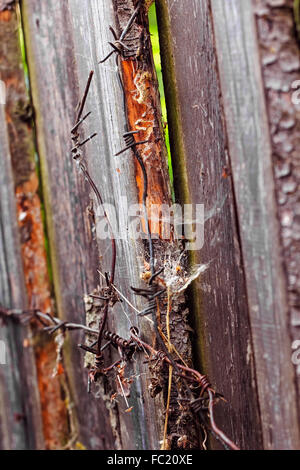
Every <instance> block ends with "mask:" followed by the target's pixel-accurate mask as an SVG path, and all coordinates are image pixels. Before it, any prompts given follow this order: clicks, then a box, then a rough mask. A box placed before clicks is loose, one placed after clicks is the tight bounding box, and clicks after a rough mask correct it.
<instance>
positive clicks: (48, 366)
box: [0, 3, 68, 449]
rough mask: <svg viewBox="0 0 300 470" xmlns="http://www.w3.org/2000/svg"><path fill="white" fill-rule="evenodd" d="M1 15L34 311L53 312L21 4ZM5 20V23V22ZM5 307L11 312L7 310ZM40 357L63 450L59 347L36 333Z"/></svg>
mask: <svg viewBox="0 0 300 470" xmlns="http://www.w3.org/2000/svg"><path fill="white" fill-rule="evenodd" d="M7 8H9V9H6V10H5V9H2V11H1V14H0V20H2V18H3V21H1V29H0V39H1V40H0V57H1V78H2V80H3V81H4V83H5V85H6V106H5V111H6V122H7V130H8V137H9V147H10V155H11V159H12V171H13V177H14V182H15V195H16V203H17V220H18V226H19V231H20V243H21V255H22V261H23V271H24V280H25V286H26V294H27V299H28V307H29V308H37V309H40V310H41V311H43V312H46V311H48V312H49V313H50V312H51V308H52V299H51V285H50V280H49V274H48V267H47V256H46V241H45V236H44V229H43V221H42V209H41V200H40V195H39V179H38V175H37V171H36V167H35V147H34V132H33V122H32V108H31V104H30V98H29V93H28V90H27V87H26V84H25V71H24V67H23V59H22V51H21V43H20V28H21V24H20V15H18V13H17V11H18V4H17V3H15V4H14V5H10V6H9V7H7ZM4 17H5V19H4ZM4 307H5V306H4ZM34 332H35V338H34V341H33V344H34V346H33V347H34V356H35V361H36V368H37V378H38V383H37V384H36V387H37V388H38V390H39V394H40V403H41V411H42V420H43V431H44V437H45V446H46V448H48V449H55V448H61V447H62V446H63V445H65V443H66V441H67V440H68V436H67V434H68V422H67V413H66V409H65V403H64V399H63V398H62V387H61V384H60V381H61V377H59V376H58V375H57V376H56V377H53V370H54V368H55V366H56V344H55V342H54V341H53V340H52V338H50V337H49V336H47V335H46V334H44V335H39V334H38V329H37V328H34Z"/></svg>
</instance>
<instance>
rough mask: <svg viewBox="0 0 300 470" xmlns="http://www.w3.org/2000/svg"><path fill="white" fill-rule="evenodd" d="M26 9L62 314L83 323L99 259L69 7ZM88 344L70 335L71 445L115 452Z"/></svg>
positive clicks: (31, 2)
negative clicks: (87, 363)
mask: <svg viewBox="0 0 300 470" xmlns="http://www.w3.org/2000/svg"><path fill="white" fill-rule="evenodd" d="M22 7H23V8H22V13H23V21H24V30H25V42H26V48H27V56H28V63H29V74H30V83H31V90H32V97H33V105H34V109H35V121H36V131H37V145H38V153H39V158H40V164H41V174H42V179H43V195H44V199H45V209H46V218H47V227H48V234H49V241H50V255H51V262H52V268H53V277H54V289H55V296H56V301H57V310H58V313H59V315H60V316H61V318H64V319H68V320H72V321H74V322H77V323H84V320H85V314H84V304H83V295H84V294H85V293H87V292H89V291H90V290H92V289H93V288H94V287H95V286H96V285H97V283H98V276H97V268H98V259H99V258H98V252H97V247H96V244H95V243H94V241H93V239H92V238H93V237H92V235H91V220H90V219H89V215H88V212H87V206H88V204H89V194H88V189H87V185H86V183H85V182H84V181H83V179H82V178H81V176H80V175H78V174H77V171H76V166H75V165H74V162H73V161H72V157H71V152H70V149H71V147H72V142H71V138H70V129H71V128H72V125H73V120H74V115H75V112H74V110H75V108H76V105H77V102H78V87H77V78H76V61H75V56H74V46H73V37H72V26H71V22H70V16H69V10H68V2H67V1H63V2H59V4H58V3H57V2H55V1H50V2H39V1H35V0H28V1H24V2H23V4H22ZM82 339H83V336H82V335H81V336H80V334H72V335H70V336H69V341H70V342H69V343H68V348H67V351H68V356H67V358H66V370H67V374H68V376H69V377H68V378H69V380H70V384H71V389H72V390H71V391H72V395H71V396H70V397H67V401H68V412H69V419H70V424H71V433H72V439H73V441H74V440H75V442H76V440H77V441H79V442H80V443H81V444H82V445H84V446H85V447H86V448H90V449H103V448H113V447H114V439H113V436H112V432H111V426H110V422H109V420H108V413H107V412H106V410H105V406H104V403H103V402H102V400H96V399H95V398H94V397H93V396H88V394H87V392H86V381H87V373H86V371H85V370H84V369H83V368H82V361H83V357H82V354H81V353H80V352H79V350H78V348H77V343H79V342H82ZM104 430H105V431H104Z"/></svg>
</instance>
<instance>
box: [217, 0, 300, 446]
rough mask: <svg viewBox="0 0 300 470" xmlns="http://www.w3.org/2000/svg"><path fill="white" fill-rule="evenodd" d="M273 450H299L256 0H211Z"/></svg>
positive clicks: (267, 440)
mask: <svg viewBox="0 0 300 470" xmlns="http://www.w3.org/2000/svg"><path fill="white" fill-rule="evenodd" d="M211 5H212V14H213V20H214V26H215V34H216V48H217V52H218V61H219V70H220V77H221V86H222V94H223V100H224V110H225V117H226V126H227V131H228V144H229V154H230V159H231V165H232V172H233V180H234V188H235V195H236V204H237V213H238V218H239V229H240V237H241V242H242V250H243V262H244V267H245V275H246V282H247V293H248V302H249V311H250V320H251V328H252V337H253V344H254V353H255V364H256V375H257V385H258V393H259V402H260V411H261V418H262V428H263V438H264V447H265V448H266V449H282V448H284V449H297V448H299V418H298V414H297V411H298V410H297V401H296V392H295V382H294V380H295V375H294V370H293V366H292V363H291V359H290V357H291V353H290V339H289V333H288V328H287V324H288V320H287V310H288V309H287V298H286V285H285V277H284V273H283V267H282V263H281V248H280V243H279V226H278V220H277V217H276V215H277V214H276V205H275V198H274V190H275V188H274V179H273V174H272V162H271V153H272V150H271V146H270V138H269V127H268V118H267V112H266V106H265V97H264V90H263V85H262V77H261V67H260V59H259V54H258V46H257V40H256V29H255V24H254V13H253V9H252V2H251V1H250V0H245V1H243V2H240V1H238V0H229V1H226V2H223V1H220V0H212V2H211Z"/></svg>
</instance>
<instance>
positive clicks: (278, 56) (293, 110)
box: [254, 0, 300, 396]
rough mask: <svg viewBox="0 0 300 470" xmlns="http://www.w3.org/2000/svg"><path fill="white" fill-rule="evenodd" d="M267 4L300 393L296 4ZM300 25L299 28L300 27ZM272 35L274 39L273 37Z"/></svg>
mask: <svg viewBox="0 0 300 470" xmlns="http://www.w3.org/2000/svg"><path fill="white" fill-rule="evenodd" d="M285 3H286V4H285V5H284V8H281V6H280V5H276V4H274V5H270V4H268V3H267V2H265V1H264V0H260V1H258V0H257V1H254V8H255V10H254V11H255V13H256V24H257V33H258V45H259V51H260V62H261V67H262V73H263V85H264V88H265V93H266V106H267V111H268V116H269V133H270V136H271V145H272V164H273V169H274V177H275V189H276V199H277V213H278V218H279V221H280V235H281V243H282V253H283V262H284V267H285V273H284V274H285V277H286V286H287V300H288V310H289V312H288V316H289V319H290V331H291V334H292V339H293V343H292V350H293V354H294V356H296V357H295V358H294V359H293V363H294V365H295V366H297V367H296V371H297V379H298V380H297V381H298V396H299V390H300V368H299V358H298V356H297V351H298V349H299V339H300V334H299V326H300V244H299V240H300V235H299V230H300V225H299V220H300V219H299V214H300V211H299V190H300V171H299V170H300V161H299V156H300V139H299V135H300V106H299V102H298V103H297V99H296V98H297V96H298V94H296V92H295V90H296V87H297V86H298V85H299V82H298V80H299V78H300V50H299V44H298V37H297V34H296V31H295V23H296V21H297V18H298V19H299V14H300V9H299V7H300V4H299V2H294V3H295V13H297V14H296V15H295V18H294V14H293V13H294V11H293V2H285ZM297 15H298V16H297ZM298 26H299V25H298ZM275 32H276V34H274V33H275Z"/></svg>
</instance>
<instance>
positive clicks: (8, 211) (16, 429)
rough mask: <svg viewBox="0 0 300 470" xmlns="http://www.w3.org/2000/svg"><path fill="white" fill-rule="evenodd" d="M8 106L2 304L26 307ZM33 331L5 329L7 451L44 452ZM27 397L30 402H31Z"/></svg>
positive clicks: (0, 200)
mask: <svg viewBox="0 0 300 470" xmlns="http://www.w3.org/2000/svg"><path fill="white" fill-rule="evenodd" d="M4 111H5V110H4V106H3V105H1V106H0V157H1V172H0V173H1V174H0V209H1V210H0V268H1V269H0V273H1V276H0V303H1V305H5V306H7V307H12V308H22V307H23V308H26V290H25V285H24V276H23V268H22V259H21V256H20V245H19V233H18V226H17V218H16V203H15V194H14V184H13V176H12V170H11V157H10V151H9V144H8V133H7V126H6V119H5V113H4ZM28 336H29V337H30V332H29V330H28V329H25V330H24V331H21V330H20V328H19V327H17V326H15V325H13V324H7V325H2V326H1V329H0V339H1V341H4V344H5V349H6V364H4V365H2V364H1V365H0V410H1V419H0V436H1V441H0V445H1V448H2V449H6V450H13V449H15V450H19V449H28V448H43V445H44V444H43V434H42V423H41V417H40V409H39V397H38V387H37V380H36V375H35V364H34V358H33V355H32V352H31V351H30V350H28V351H26V350H25V351H24V350H23V349H22V342H23V340H24V339H25V337H28ZM25 397H26V401H25V399H24V398H25Z"/></svg>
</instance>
